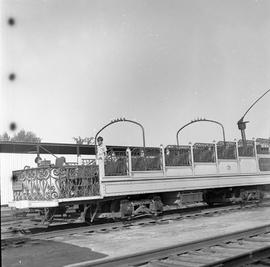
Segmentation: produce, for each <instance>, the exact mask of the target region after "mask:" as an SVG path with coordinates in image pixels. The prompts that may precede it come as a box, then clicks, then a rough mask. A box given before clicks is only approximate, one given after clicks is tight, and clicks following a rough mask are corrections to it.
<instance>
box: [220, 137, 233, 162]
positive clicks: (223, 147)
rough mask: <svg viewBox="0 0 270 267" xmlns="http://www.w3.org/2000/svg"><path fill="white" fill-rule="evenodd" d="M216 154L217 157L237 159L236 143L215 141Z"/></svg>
mask: <svg viewBox="0 0 270 267" xmlns="http://www.w3.org/2000/svg"><path fill="white" fill-rule="evenodd" d="M217 156H218V159H237V151H236V143H235V142H223V141H219V142H218V143H217Z"/></svg>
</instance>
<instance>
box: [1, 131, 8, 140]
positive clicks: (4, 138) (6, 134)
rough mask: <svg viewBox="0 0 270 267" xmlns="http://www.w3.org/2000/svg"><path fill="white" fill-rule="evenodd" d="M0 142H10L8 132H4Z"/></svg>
mask: <svg viewBox="0 0 270 267" xmlns="http://www.w3.org/2000/svg"><path fill="white" fill-rule="evenodd" d="M0 141H10V136H9V135H8V133H7V132H4V133H3V135H1V134H0Z"/></svg>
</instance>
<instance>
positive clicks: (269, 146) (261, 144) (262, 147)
mask: <svg viewBox="0 0 270 267" xmlns="http://www.w3.org/2000/svg"><path fill="white" fill-rule="evenodd" d="M256 143H257V145H256V149H257V154H270V139H263V138H258V139H257V140H256Z"/></svg>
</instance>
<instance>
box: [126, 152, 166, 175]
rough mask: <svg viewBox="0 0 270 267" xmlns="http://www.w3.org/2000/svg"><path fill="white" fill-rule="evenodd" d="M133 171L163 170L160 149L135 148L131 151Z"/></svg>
mask: <svg viewBox="0 0 270 267" xmlns="http://www.w3.org/2000/svg"><path fill="white" fill-rule="evenodd" d="M131 165H132V171H155V170H161V169H162V158H161V151H160V148H156V147H146V148H134V149H133V150H132V151H131Z"/></svg>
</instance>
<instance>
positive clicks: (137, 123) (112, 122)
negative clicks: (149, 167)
mask: <svg viewBox="0 0 270 267" xmlns="http://www.w3.org/2000/svg"><path fill="white" fill-rule="evenodd" d="M118 122H130V123H133V124H136V125H138V126H140V127H141V130H142V137H143V147H144V148H145V132H144V127H143V126H142V124H140V123H139V122H137V121H133V120H129V119H126V118H119V119H115V120H112V121H111V122H109V123H107V124H106V125H105V126H103V127H102V128H101V129H100V130H99V131H98V132H97V133H96V135H95V152H96V153H97V137H98V135H99V134H100V133H101V132H102V131H103V130H104V129H105V128H107V127H108V126H110V125H112V124H114V123H118Z"/></svg>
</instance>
